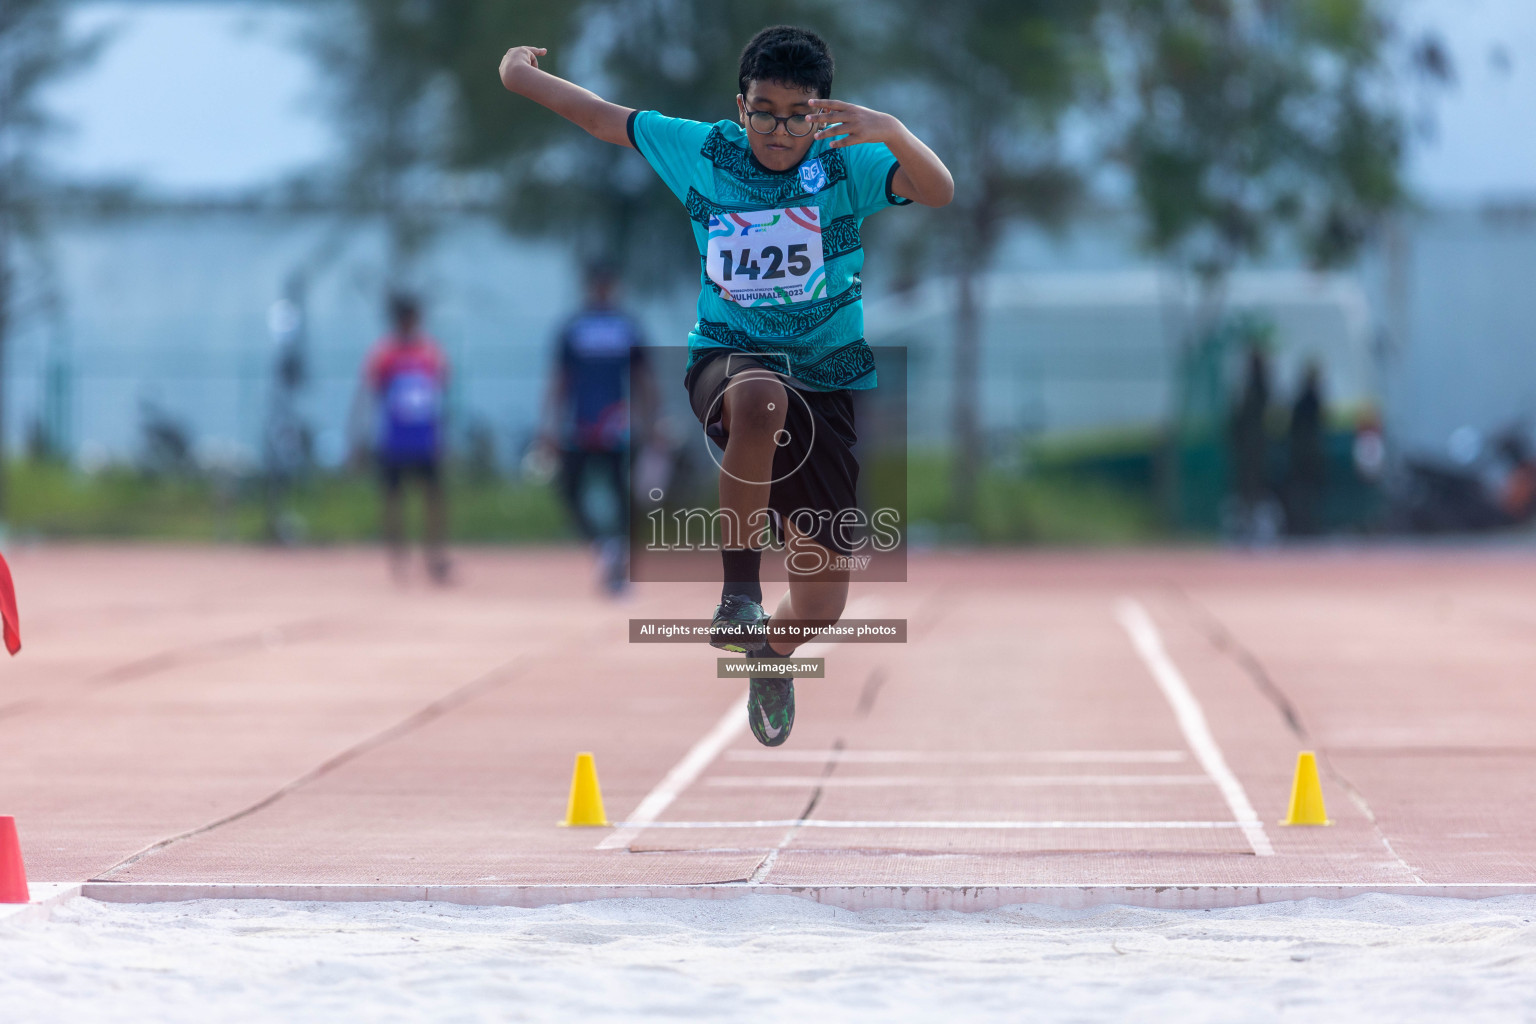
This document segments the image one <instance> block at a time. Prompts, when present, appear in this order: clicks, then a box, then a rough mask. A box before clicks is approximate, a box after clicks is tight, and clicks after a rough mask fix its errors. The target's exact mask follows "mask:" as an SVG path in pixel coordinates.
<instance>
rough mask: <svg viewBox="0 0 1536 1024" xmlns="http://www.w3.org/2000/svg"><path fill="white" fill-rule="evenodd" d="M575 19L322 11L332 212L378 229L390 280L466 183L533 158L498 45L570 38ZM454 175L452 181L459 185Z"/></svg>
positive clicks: (372, 3)
mask: <svg viewBox="0 0 1536 1024" xmlns="http://www.w3.org/2000/svg"><path fill="white" fill-rule="evenodd" d="M573 17H574V12H573V9H572V7H570V6H568V5H556V4H546V3H539V2H536V0H328V2H327V3H326V4H325V5H324V6H323V7H322V8H321V9H320V11H319V17H318V18H317V20H316V23H315V27H314V29H313V30H312V31H311V33H310V34H309V36H308V38H307V45H308V48H309V50H310V52H311V53H312V54H313V56H314V57H315V59H316V60H317V62H318V63H319V64H320V66H321V67H322V68H323V69H324V71H325V73H326V75H327V77H328V79H329V81H330V86H331V104H332V108H333V110H334V115H335V123H336V125H337V128H338V131H339V134H340V137H341V139H342V143H343V158H342V163H341V169H340V175H339V180H338V181H337V182H336V186H337V188H338V190H339V194H340V198H341V203H340V205H341V206H342V207H343V208H344V209H345V210H347V211H348V212H350V213H351V214H353V215H354V216H359V217H380V218H382V220H383V222H384V224H385V227H386V231H387V235H388V257H387V259H388V265H387V270H386V277H387V279H388V281H389V283H390V284H392V285H398V284H402V283H404V282H406V281H407V280H409V278H410V277H411V274H412V270H413V266H414V263H415V261H416V259H417V258H418V257H419V256H420V255H421V253H422V252H423V251H424V249H425V247H426V246H427V245H428V243H429V242H430V240H431V237H432V235H433V233H434V232H435V230H436V228H437V226H438V225H439V223H440V221H441V218H442V216H443V214H444V212H445V211H446V210H448V209H451V208H453V207H454V206H455V205H456V204H457V203H456V197H457V195H458V193H459V192H460V191H461V189H460V186H462V185H464V184H466V182H467V181H469V179H467V178H466V177H465V176H464V173H463V172H472V171H474V170H476V169H478V168H482V167H483V166H485V165H486V164H487V163H489V162H491V161H492V160H494V159H497V158H503V157H505V156H506V155H508V154H512V153H521V152H524V151H528V150H531V149H535V148H537V147H538V146H540V145H541V144H542V143H543V142H544V140H545V139H546V138H547V136H548V134H549V128H550V127H551V126H548V125H546V124H544V123H543V119H540V118H537V117H535V116H533V115H532V112H531V111H529V110H527V109H526V108H525V106H523V105H518V104H510V103H506V102H505V98H506V97H505V91H504V90H502V88H501V85H500V83H499V82H498V81H497V78H496V64H497V61H499V60H500V58H501V54H502V52H503V50H505V48H506V43H505V41H506V40H507V39H509V38H512V37H514V36H522V35H531V36H537V37H540V38H549V39H551V40H552V41H553V42H556V43H558V42H559V41H560V40H563V39H565V38H567V36H568V35H569V33H570V26H571V23H572V20H573ZM455 172H459V173H458V174H457V176H456V174H455Z"/></svg>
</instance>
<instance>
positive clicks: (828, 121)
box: [809, 99, 955, 206]
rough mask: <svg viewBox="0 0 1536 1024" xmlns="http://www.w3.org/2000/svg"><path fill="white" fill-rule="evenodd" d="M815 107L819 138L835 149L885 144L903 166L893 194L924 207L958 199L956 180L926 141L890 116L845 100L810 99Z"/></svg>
mask: <svg viewBox="0 0 1536 1024" xmlns="http://www.w3.org/2000/svg"><path fill="white" fill-rule="evenodd" d="M809 103H810V105H811V106H812V107H814V108H815V110H814V111H813V112H812V114H811V123H812V124H814V125H816V126H817V131H816V138H818V139H832V140H833V141H832V142H831V143H830V145H831V147H832V148H833V149H837V148H839V147H841V146H857V145H858V144H859V143H861V142H883V143H885V145H886V148H887V149H889V150H890V151H891V155H892V156H894V157H895V158H896V159H897V160H898V161H900V163H901V168H900V169H899V170H897V172H896V176H895V177H894V178H893V179H892V180H891V191H892V192H895V193H896V194H897V195H899V196H902V197H903V198H906V199H911V200H913V201H915V202H918V203H921V204H923V205H924V206H947V205H948V204H949V201H950V200H951V199H953V198H955V179H954V178H953V177H951V176H950V173H949V168H948V167H945V166H944V161H942V160H940V159H939V158H938V155H937V154H935V153H934V151H933V150H931V149H929V148H928V147H927V146H926V145H924V143H923V140H922V139H919V138H918V137H917V136H916V135H913V134H912V133H911V132H910V131H909V130H908V129H907V126H906V125H904V124H902V123H901V121H899V120H898V119H897V118H895V117H892V116H891V115H890V114H882V113H881V112H880V111H878V110H871V109H870V108H868V107H861V106H859V105H858V104H856V103H845V102H844V101H842V100H819V99H815V100H810V101H809Z"/></svg>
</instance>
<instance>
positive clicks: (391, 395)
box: [352, 293, 449, 583]
mask: <svg viewBox="0 0 1536 1024" xmlns="http://www.w3.org/2000/svg"><path fill="white" fill-rule="evenodd" d="M389 320H390V324H391V327H392V330H391V331H390V332H389V333H388V334H386V335H384V336H383V337H382V338H380V339H379V340H378V341H377V342H376V343H375V344H374V346H373V349H372V350H371V351H370V352H369V353H368V358H367V360H366V362H365V363H364V364H363V378H362V381H361V382H360V384H359V387H358V401H357V402H356V403H355V405H354V407H353V418H352V422H353V426H354V437H357V436H360V435H362V434H363V428H361V427H360V424H364V423H367V422H368V419H369V418H371V419H372V421H373V447H374V452H375V454H376V455H377V458H378V467H379V474H380V483H381V484H382V485H383V489H384V539H385V542H386V543H387V544H388V545H389V559H390V568H391V570H392V571H393V573H394V575H395V578H396V579H402V578H404V576H405V574H406V569H407V563H408V552H407V550H406V542H405V493H404V492H405V485H406V481H408V480H414V481H417V482H419V483H420V484H421V489H422V494H423V497H424V500H425V505H426V531H425V532H426V537H425V547H426V558H427V572H428V574H429V575H430V576H431V578H432V580H433V582H436V583H446V582H447V581H448V572H449V565H448V554H447V549H446V543H447V534H448V509H447V501H446V499H445V497H444V494H443V465H442V463H443V433H444V429H443V428H444V406H445V403H444V396H445V393H446V390H447V385H448V360H447V358H446V357H445V356H444V355H443V352H442V349H441V348H439V347H438V344H437V342H435V341H433V340H432V338H430V337H428V336H427V335H426V334H425V333H423V332H422V330H421V306H420V303H419V302H418V301H417V300H416V298H415V297H414V296H411V295H407V294H404V293H396V294H394V295H392V296H390V299H389ZM368 413H371V417H370V416H368V415H367V414H368ZM360 448H361V446H359V449H360Z"/></svg>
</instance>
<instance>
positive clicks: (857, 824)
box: [622, 818, 1244, 829]
mask: <svg viewBox="0 0 1536 1024" xmlns="http://www.w3.org/2000/svg"><path fill="white" fill-rule="evenodd" d="M622 824H628V822H624V823H622ZM645 827H646V828H683V829H712V828H713V829H726V828H890V829H900V828H921V829H993V828H996V829H1079V828H1088V829H1221V828H1238V829H1240V828H1243V827H1244V825H1243V823H1242V822H1240V821H832V820H829V819H826V818H806V819H805V820H803V821H802V820H799V819H796V818H785V819H782V820H776V821H655V822H651V823H649V824H647V825H646V826H645Z"/></svg>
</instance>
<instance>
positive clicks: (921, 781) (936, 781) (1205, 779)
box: [704, 775, 1211, 789]
mask: <svg viewBox="0 0 1536 1024" xmlns="http://www.w3.org/2000/svg"><path fill="white" fill-rule="evenodd" d="M1210 784H1211V777H1210V776H1209V775H830V776H826V777H823V776H820V775H715V776H712V777H710V778H708V779H705V780H704V785H706V786H721V787H724V788H726V789H791V788H796V787H800V788H813V787H816V786H822V787H824V788H844V787H848V788H859V787H880V786H965V787H968V788H969V787H973V786H1209V785H1210Z"/></svg>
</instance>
